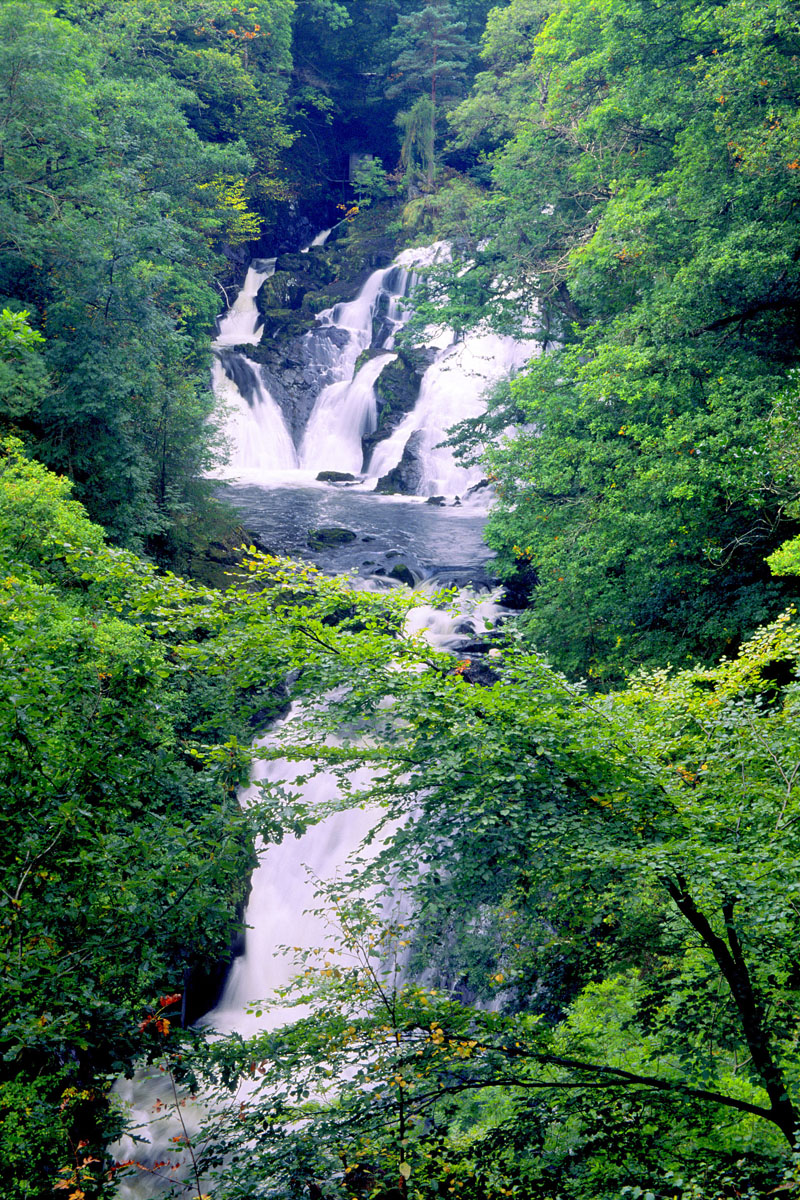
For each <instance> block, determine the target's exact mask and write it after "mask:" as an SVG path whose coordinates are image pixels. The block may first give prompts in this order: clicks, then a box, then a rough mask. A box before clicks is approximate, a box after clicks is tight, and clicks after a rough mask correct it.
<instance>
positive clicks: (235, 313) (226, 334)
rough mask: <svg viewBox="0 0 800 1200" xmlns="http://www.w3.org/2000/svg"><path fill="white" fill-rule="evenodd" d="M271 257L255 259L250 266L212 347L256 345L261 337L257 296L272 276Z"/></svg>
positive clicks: (223, 318) (272, 259)
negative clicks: (266, 280) (265, 281)
mask: <svg viewBox="0 0 800 1200" xmlns="http://www.w3.org/2000/svg"><path fill="white" fill-rule="evenodd" d="M275 262H276V260H275V259H274V258H266V259H257V260H256V261H255V262H253V263H252V264H251V265H250V268H249V269H248V272H247V275H246V276H245V280H244V283H243V284H242V287H241V290H240V292H239V295H238V296H237V297H236V299H235V301H234V302H233V305H232V306H231V307H230V308H229V309H228V311H227V312H226V313H225V315H224V316H222V317H220V319H219V325H218V329H217V336H216V338H215V339H214V346H240V345H244V344H246V343H248V342H249V343H250V344H251V345H256V344H257V343H258V342H259V341H260V338H261V333H260V330H259V325H260V323H261V318H260V315H259V312H258V308H257V307H256V296H257V295H258V293H259V291H260V290H261V285H262V284H263V283H264V280H265V279H269V277H270V276H271V275H274V274H275Z"/></svg>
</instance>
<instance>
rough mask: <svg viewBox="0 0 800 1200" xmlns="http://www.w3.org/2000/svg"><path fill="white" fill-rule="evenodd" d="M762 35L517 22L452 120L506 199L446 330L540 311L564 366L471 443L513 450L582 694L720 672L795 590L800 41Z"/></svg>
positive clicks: (607, 10)
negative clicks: (661, 666)
mask: <svg viewBox="0 0 800 1200" xmlns="http://www.w3.org/2000/svg"><path fill="white" fill-rule="evenodd" d="M758 14H759V15H758V17H757V18H756V16H755V9H753V8H752V7H751V6H749V5H748V4H744V3H743V4H741V5H735V6H733V7H728V8H726V9H725V10H724V11H723V10H721V9H718V8H714V7H713V6H707V7H703V8H701V9H698V8H697V7H696V6H694V7H693V6H691V5H684V4H683V3H680V2H678V0H676V2H674V3H672V2H671V3H669V4H666V5H662V6H659V7H658V8H657V9H654V8H653V7H652V6H650V5H643V6H636V5H634V6H633V7H631V5H629V4H625V5H620V4H617V3H616V2H615V0H608V2H605V0H604V3H602V4H600V5H599V6H592V7H588V8H587V7H586V6H582V5H580V4H577V3H576V4H573V3H571V0H563V2H561V3H557V4H550V5H547V6H544V7H543V6H541V5H537V4H534V5H531V4H517V3H514V4H512V5H511V6H510V7H509V9H508V10H506V11H505V12H500V13H496V14H494V15H493V17H492V21H491V22H490V25H489V28H488V31H487V37H486V40H485V45H484V55H485V57H486V59H487V64H488V67H489V69H488V70H487V72H486V73H485V74H484V75H482V76H480V77H479V78H478V80H477V82H476V87H475V89H474V91H473V94H472V96H471V97H470V98H469V100H468V101H466V102H465V103H464V104H463V105H462V106H461V107H460V108H459V109H458V110H457V111H456V113H455V114H454V115H453V125H454V129H455V133H456V137H457V139H458V142H459V144H460V145H461V146H462V147H464V148H470V147H471V148H472V149H473V150H474V151H475V152H478V151H480V152H482V153H483V154H484V156H488V164H487V166H488V168H490V172H491V173H490V175H489V173H488V170H487V167H485V166H480V167H479V168H478V172H479V174H480V175H481V177H482V179H483V180H484V181H485V182H491V184H492V188H491V191H490V193H489V194H488V195H487V197H486V199H485V202H484V203H483V205H482V206H479V208H478V209H477V210H476V211H475V219H474V223H473V230H472V242H471V244H469V245H468V246H467V247H466V249H465V251H464V252H463V253H464V255H466V256H467V257H468V262H466V263H464V261H463V257H462V258H461V259H459V258H457V260H456V262H455V265H454V268H453V270H452V271H451V278H450V279H445V280H444V282H442V283H441V284H440V288H439V293H438V294H439V296H443V297H444V304H443V306H442V313H443V315H444V316H445V317H447V316H448V315H449V314H450V313H452V312H455V313H456V314H458V315H460V316H461V318H462V319H463V314H464V313H469V312H470V311H472V313H473V314H474V315H481V316H486V315H489V316H492V317H494V319H495V320H496V321H497V322H498V323H499V324H500V325H501V326H502V327H503V328H507V327H508V323H509V318H510V317H511V315H512V314H511V309H512V307H513V304H514V297H518V298H519V307H520V309H521V310H522V311H521V315H522V316H525V317H527V318H528V319H530V317H531V308H532V304H531V301H532V298H533V297H538V303H539V307H540V316H539V321H540V323H541V327H542V336H543V337H544V338H545V339H546V341H547V343H548V349H549V351H550V354H549V360H547V361H545V360H540V361H538V362H534V363H532V364H531V366H530V367H529V369H528V370H527V372H526V373H525V376H524V378H522V379H520V380H518V381H516V382H515V383H513V384H512V386H511V387H510V388H507V389H505V390H504V391H503V392H501V393H500V395H499V396H498V397H497V398H496V401H495V404H494V409H493V412H492V414H491V415H490V417H489V418H488V420H486V421H483V422H481V421H479V422H476V423H473V425H472V427H471V429H470V430H468V431H467V440H468V441H469V438H471V439H472V447H473V449H474V451H475V452H476V453H477V454H478V455H480V453H481V451H482V450H483V449H484V447H485V446H486V444H487V443H491V442H492V441H494V444H493V445H492V444H490V445H489V449H488V451H487V453H486V455H485V462H486V465H487V470H488V472H489V473H490V474H491V475H492V476H493V477H494V478H495V479H496V481H497V487H498V496H499V503H498V505H497V506H496V508H495V510H494V512H493V514H492V517H491V519H490V527H489V528H490V532H489V537H490V541H491V544H492V545H493V546H494V547H495V549H496V550H497V551H498V554H499V562H500V568H501V571H502V572H503V574H504V575H505V576H506V577H509V578H515V577H516V578H517V579H520V580H523V579H525V580H526V581H527V585H528V587H529V590H530V587H531V584H533V591H532V597H533V607H532V611H531V614H530V618H529V627H530V632H531V636H532V637H533V639H534V640H535V642H536V644H538V645H539V646H541V647H542V649H543V650H545V651H546V652H547V653H548V654H549V655H551V656H552V657H553V659H554V661H555V662H556V663H558V664H560V665H562V666H563V667H564V668H566V669H568V670H569V671H570V672H571V673H574V674H579V675H580V674H583V675H586V674H591V675H592V676H593V677H595V678H605V679H607V680H609V679H619V678H621V674H622V672H623V671H624V670H626V669H627V670H629V669H631V668H632V667H635V666H636V665H637V664H641V663H663V662H666V661H669V660H670V659H671V660H672V661H677V662H684V661H685V660H686V658H687V656H688V657H689V658H690V659H692V658H694V659H696V658H700V659H706V660H709V659H711V658H713V657H714V656H716V655H717V654H719V653H720V652H722V651H724V650H725V648H726V647H728V646H734V647H735V646H736V645H737V644H738V642H739V640H740V639H741V638H742V637H743V636H745V635H746V634H747V633H748V632H749V631H752V629H753V628H754V627H755V626H756V625H757V624H758V623H759V622H760V621H763V620H765V619H767V618H768V617H769V616H770V615H772V614H774V613H775V612H776V611H778V609H779V607H780V605H781V604H782V603H785V601H786V599H787V597H792V596H794V595H795V594H796V592H795V591H794V590H793V589H792V587H791V584H790V583H789V582H785V583H783V584H781V585H778V584H776V583H775V582H771V581H770V579H769V576H768V574H767V572H766V570H765V567H764V564H763V559H764V557H765V556H766V555H769V554H770V553H771V552H772V551H774V550H775V549H776V548H777V546H778V545H779V544H780V543H781V541H783V540H785V539H786V538H787V537H789V536H791V535H793V534H795V533H796V524H795V522H796V515H795V512H794V509H793V507H792V501H793V500H794V499H795V498H796V484H795V483H794V482H793V481H792V480H791V479H789V478H787V470H786V463H785V461H784V460H785V458H786V455H787V454H788V455H791V454H792V453H793V451H792V449H791V447H792V446H793V445H795V444H796V435H794V433H793V432H792V426H791V420H790V419H783V422H782V429H783V431H784V434H785V435H786V436H784V437H783V439H782V440H783V442H784V449H783V450H778V449H777V446H778V445H779V443H780V440H781V439H780V437H779V435H778V432H777V430H778V426H777V424H776V421H778V420H779V410H780V406H781V404H783V405H784V406H785V405H786V403H787V402H786V401H782V400H780V398H781V397H782V396H785V395H786V392H787V381H788V379H789V377H790V372H791V370H792V368H793V365H794V363H795V362H796V359H797V338H796V325H797V311H798V310H797V304H798V264H797V258H796V254H795V245H796V241H797V228H796V223H797V213H798V211H799V210H798V207H797V203H796V200H797V187H798V186H800V185H798V179H800V171H798V169H797V167H796V161H797V160H798V154H800V145H798V142H797V122H796V109H797V99H798V96H799V95H800V91H798V87H799V86H800V79H799V78H798V75H797V49H798V46H800V29H799V28H798V25H797V22H796V20H795V18H794V17H793V16H792V15H790V14H789V13H788V12H787V11H784V9H783V8H782V7H781V6H777V7H774V8H770V9H769V10H764V11H762V10H761V9H759V10H758ZM481 239H482V240H481ZM479 247H480V248H479ZM428 299H429V301H434V302H435V301H436V299H437V293H436V291H433V292H431V293H430V295H429V297H428ZM508 426H513V427H514V428H515V429H516V433H515V434H513V436H511V437H508V438H504V437H503V434H502V431H503V430H504V429H505V428H506V427H508Z"/></svg>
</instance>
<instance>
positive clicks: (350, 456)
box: [300, 354, 397, 475]
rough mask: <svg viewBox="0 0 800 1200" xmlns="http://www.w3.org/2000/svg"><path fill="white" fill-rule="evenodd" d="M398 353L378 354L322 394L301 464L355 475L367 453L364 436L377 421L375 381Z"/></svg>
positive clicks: (312, 468)
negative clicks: (365, 451)
mask: <svg viewBox="0 0 800 1200" xmlns="http://www.w3.org/2000/svg"><path fill="white" fill-rule="evenodd" d="M396 357H397V355H396V354H379V355H377V356H376V357H375V358H372V359H370V360H369V362H367V363H365V364H364V366H363V367H362V368H361V370H360V371H358V372H357V374H356V375H355V376H354V377H353V379H352V380H350V381H348V380H342V381H341V382H340V383H332V384H330V385H329V386H328V387H326V388H325V390H324V391H323V392H322V393H321V394H320V397H319V399H318V401H317V403H316V404H315V406H314V411H313V412H312V414H311V416H310V417H309V421H308V426H307V428H306V433H305V437H304V438H303V445H302V447H301V451H300V458H301V462H302V465H303V466H304V467H306V468H308V469H310V470H312V471H320V470H324V469H334V470H337V471H347V472H350V473H352V474H354V475H357V474H359V473H360V472H361V467H362V460H363V457H364V454H363V450H362V446H361V439H362V438H363V437H364V435H365V434H367V433H372V431H373V430H374V428H375V426H376V424H377V403H376V399H375V381H376V380H377V378H378V376H379V375H380V373H381V371H382V370H383V368H384V367H385V366H386V364H387V362H391V361H392V360H393V359H395V358H396Z"/></svg>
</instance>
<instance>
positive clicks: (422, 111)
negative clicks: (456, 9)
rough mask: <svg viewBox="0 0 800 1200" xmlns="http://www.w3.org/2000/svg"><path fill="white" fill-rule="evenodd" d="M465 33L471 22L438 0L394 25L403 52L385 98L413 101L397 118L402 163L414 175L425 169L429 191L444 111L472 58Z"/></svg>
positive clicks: (396, 42) (396, 41)
mask: <svg viewBox="0 0 800 1200" xmlns="http://www.w3.org/2000/svg"><path fill="white" fill-rule="evenodd" d="M465 29H466V22H464V21H456V20H454V13H453V10H452V8H451V6H450V3H449V0H434V2H433V3H431V4H427V5H426V6H425V7H424V8H422V9H420V10H418V11H417V12H413V13H409V14H407V15H403V14H401V15H400V16H399V17H398V18H397V25H396V26H395V32H394V41H395V45H396V47H397V48H398V51H399V52H398V54H397V56H396V58H395V59H394V62H393V64H392V75H391V77H390V81H389V86H388V87H387V89H386V94H387V96H389V97H396V96H408V97H412V98H413V103H412V105H411V108H410V109H409V110H408V111H407V112H404V113H402V114H401V115H400V117H399V118H398V121H399V123H400V124H401V128H402V129H403V132H404V141H403V163H404V165H405V166H406V169H407V170H408V171H409V172H410V173H411V174H412V175H413V174H414V173H415V171H414V169H415V168H416V167H417V166H418V165H421V166H422V168H423V170H424V177H425V182H426V184H427V187H428V188H429V189H430V188H432V187H433V181H434V173H435V158H436V149H435V148H436V128H437V123H438V121H439V119H440V113H441V112H442V111H446V108H447V106H448V104H451V103H452V102H453V100H454V99H455V98H456V97H457V96H458V95H459V88H460V83H461V80H462V79H463V77H464V74H465V71H466V66H467V63H468V61H469V58H470V46H469V44H468V42H467V41H466V39H465V37H464V30H465Z"/></svg>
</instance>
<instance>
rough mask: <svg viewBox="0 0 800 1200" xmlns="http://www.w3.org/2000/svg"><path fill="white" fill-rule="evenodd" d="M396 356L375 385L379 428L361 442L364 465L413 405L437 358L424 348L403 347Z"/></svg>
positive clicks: (432, 351)
mask: <svg viewBox="0 0 800 1200" xmlns="http://www.w3.org/2000/svg"><path fill="white" fill-rule="evenodd" d="M395 353H396V354H397V358H396V359H395V361H394V362H390V363H387V364H386V366H385V367H384V368H383V370H382V371H381V373H380V375H379V376H378V378H377V380H376V382H375V398H376V400H377V409H378V425H377V428H376V429H375V431H374V432H373V433H368V434H366V435H365V436H364V438H363V439H362V445H363V447H364V462H365V463H369V460H370V458H371V457H372V452H373V450H374V449H375V447H376V446H377V445H378V442H382V441H383V440H384V438H387V437H389V435H390V434H392V433H394V431H395V429H396V428H397V426H398V425H399V424H400V422H401V421H402V420H403V418H404V417H405V415H406V414H407V413H410V412H411V411H412V409H413V408H414V406H415V405H416V403H417V399H418V398H419V389H420V385H421V384H422V376H423V375H424V374H425V372H426V371H427V369H428V367H429V366H430V364H431V363H432V362H433V359H434V358H435V356H436V352H435V351H434V350H429V349H427V348H421V349H416V348H415V349H408V348H405V347H402V348H401V349H398V350H396V351H395Z"/></svg>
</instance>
